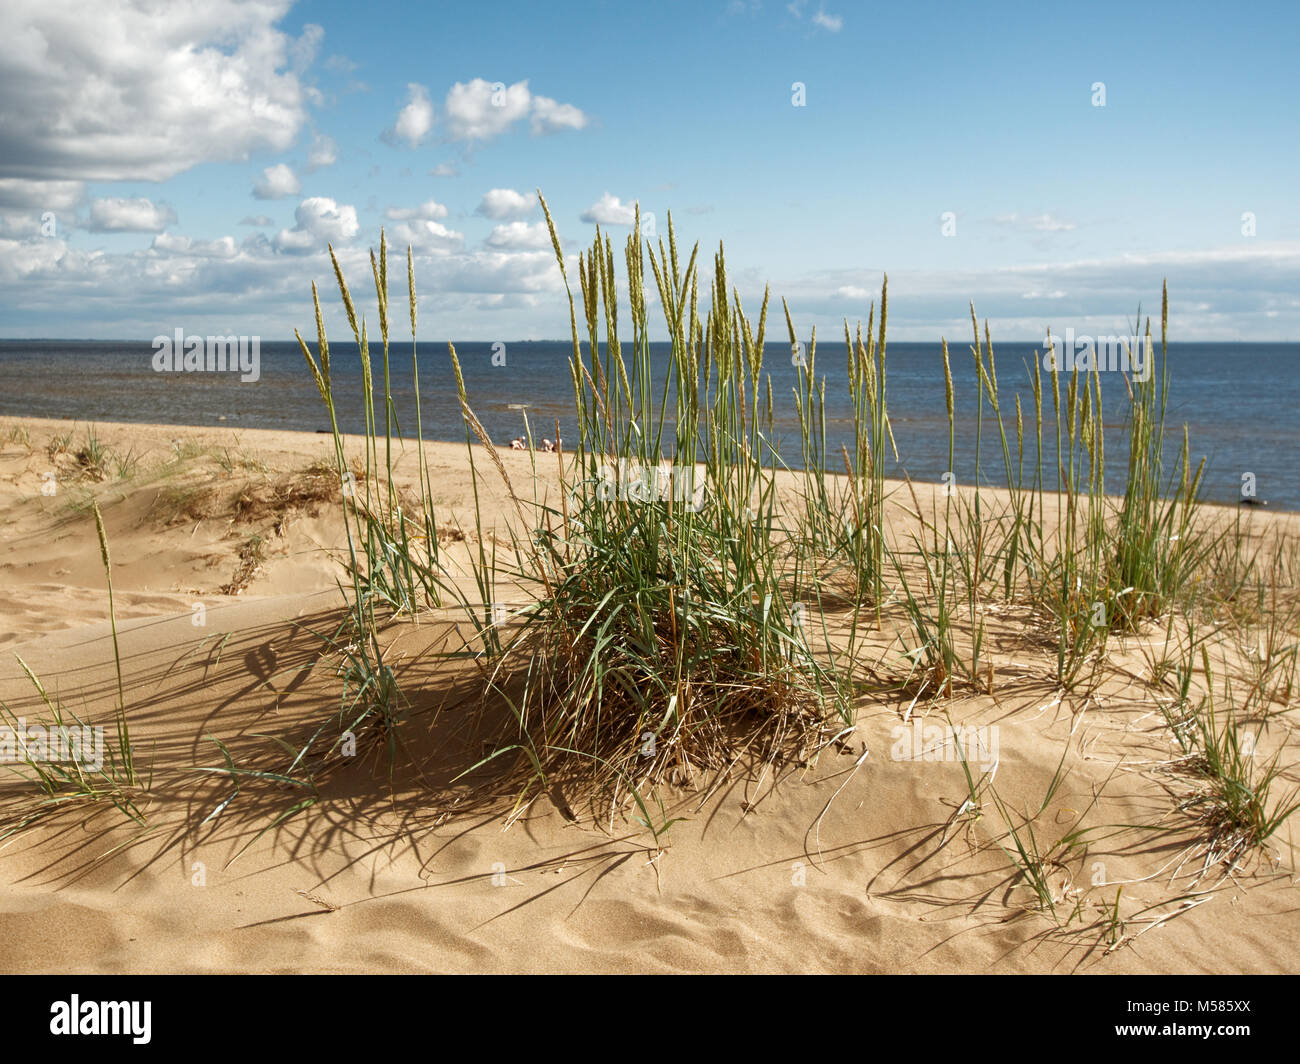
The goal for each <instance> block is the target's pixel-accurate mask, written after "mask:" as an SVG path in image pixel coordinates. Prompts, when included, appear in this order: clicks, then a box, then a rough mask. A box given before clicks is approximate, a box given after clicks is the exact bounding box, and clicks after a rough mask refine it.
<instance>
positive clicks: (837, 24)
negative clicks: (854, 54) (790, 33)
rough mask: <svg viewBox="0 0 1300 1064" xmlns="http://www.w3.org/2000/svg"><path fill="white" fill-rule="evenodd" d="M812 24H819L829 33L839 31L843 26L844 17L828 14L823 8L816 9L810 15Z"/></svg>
mask: <svg viewBox="0 0 1300 1064" xmlns="http://www.w3.org/2000/svg"><path fill="white" fill-rule="evenodd" d="M812 21H813V25H814V26H820V27H821V28H822V29H824V30H829V31H830V32H831V33H839V32H840V30H842V29H843V28H844V19H843V18H842V17H841V16H839V15H828V14H827V13H826V11H825V10H824V9H823V8H818V9H817V14H815V15H813V17H812Z"/></svg>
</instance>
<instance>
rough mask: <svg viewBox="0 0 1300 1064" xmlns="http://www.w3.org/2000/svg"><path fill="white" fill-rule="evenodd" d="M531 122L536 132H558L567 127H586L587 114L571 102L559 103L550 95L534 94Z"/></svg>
mask: <svg viewBox="0 0 1300 1064" xmlns="http://www.w3.org/2000/svg"><path fill="white" fill-rule="evenodd" d="M530 122H531V125H532V130H533V133H534V134H545V133H558V132H560V131H561V130H565V129H584V128H586V125H587V116H586V115H585V114H583V113H582V111H580V110H579V109H578V108H576V107H574V106H573V104H571V103H558V102H557V101H555V100H552V99H551V98H550V97H549V96H534V97H533V114H532V118H531V119H530Z"/></svg>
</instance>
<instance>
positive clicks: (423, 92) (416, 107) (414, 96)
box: [384, 81, 433, 148]
mask: <svg viewBox="0 0 1300 1064" xmlns="http://www.w3.org/2000/svg"><path fill="white" fill-rule="evenodd" d="M432 128H433V101H432V100H430V99H429V90H428V89H426V88H425V87H424V86H423V85H419V84H417V83H416V82H414V81H412V82H409V83H408V84H407V86H406V106H405V107H403V108H402V109H401V111H399V112H398V114H397V121H396V122H395V123H393V126H392V128H391V129H388V130H386V131H385V132H384V140H386V141H388V143H390V144H396V143H397V142H398V141H405V142H406V144H407V146H408V147H411V148H415V147H418V146H419V144H420V142H421V141H422V140H424V138H425V137H427V136H428V135H429V130H431V129H432Z"/></svg>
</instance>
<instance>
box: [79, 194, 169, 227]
mask: <svg viewBox="0 0 1300 1064" xmlns="http://www.w3.org/2000/svg"><path fill="white" fill-rule="evenodd" d="M175 222H176V212H175V211H174V210H172V208H171V207H169V206H167V205H166V204H163V203H160V204H154V202H153V201H152V200H147V199H144V198H143V197H142V198H140V199H97V200H95V201H94V202H92V203H91V205H90V221H89V222H88V223H87V225H86V228H87V229H89V230H90V231H91V232H92V233H161V232H162V231H163V230H164V229H166V228H167V227H168V226H169V225H174V224H175Z"/></svg>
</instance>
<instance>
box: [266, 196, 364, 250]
mask: <svg viewBox="0 0 1300 1064" xmlns="http://www.w3.org/2000/svg"><path fill="white" fill-rule="evenodd" d="M293 217H294V223H295V224H294V227H293V228H292V229H281V230H280V231H279V232H278V233H277V234H276V236H275V240H273V241H272V244H273V246H274V247H275V249H276V250H277V251H283V252H289V253H302V252H306V251H311V250H313V249H315V248H319V247H322V246H324V245H325V244H327V243H335V244H341V243H345V242H346V241H349V240H351V239H352V238H353V237H354V236H356V235H357V230H358V229H359V228H360V225H359V223H358V222H357V209H356V208H355V207H352V206H348V205H346V204H338V203H335V202H334V201H333V200H332V199H330V198H329V197H328V196H312V197H310V198H309V199H305V200H303V201H302V202H301V203H300V204H298V207H297V209H296V210H295V211H294V212H293Z"/></svg>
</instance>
